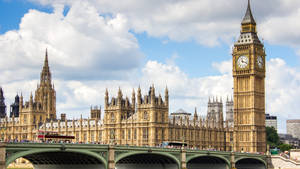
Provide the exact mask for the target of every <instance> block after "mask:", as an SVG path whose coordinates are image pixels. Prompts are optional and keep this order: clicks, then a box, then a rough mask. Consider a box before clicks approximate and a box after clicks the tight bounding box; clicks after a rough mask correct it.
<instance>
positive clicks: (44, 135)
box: [37, 130, 75, 143]
mask: <svg viewBox="0 0 300 169" xmlns="http://www.w3.org/2000/svg"><path fill="white" fill-rule="evenodd" d="M37 137H38V139H39V140H40V141H42V142H55V143H60V142H64V143H72V142H73V139H75V137H74V136H67V135H61V134H58V132H53V131H42V130H39V131H38V135H37Z"/></svg>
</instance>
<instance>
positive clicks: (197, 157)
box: [186, 154, 231, 169]
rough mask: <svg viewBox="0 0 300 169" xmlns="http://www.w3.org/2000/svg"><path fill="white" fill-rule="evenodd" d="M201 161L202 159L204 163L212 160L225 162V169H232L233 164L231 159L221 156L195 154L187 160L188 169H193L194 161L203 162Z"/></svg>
mask: <svg viewBox="0 0 300 169" xmlns="http://www.w3.org/2000/svg"><path fill="white" fill-rule="evenodd" d="M201 159H202V161H208V160H209V159H211V160H217V161H219V162H221V163H222V162H223V163H224V165H225V166H224V167H225V168H226V169H229V168H231V163H230V161H229V159H227V158H226V157H223V156H221V155H215V154H195V155H193V156H189V157H187V159H186V164H187V168H188V169H189V168H193V167H191V165H192V162H193V161H197V160H200V161H201ZM200 161H198V162H200Z"/></svg>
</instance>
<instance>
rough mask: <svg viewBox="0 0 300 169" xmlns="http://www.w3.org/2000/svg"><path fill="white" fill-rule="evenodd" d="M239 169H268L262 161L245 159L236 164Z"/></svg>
mask: <svg viewBox="0 0 300 169" xmlns="http://www.w3.org/2000/svg"><path fill="white" fill-rule="evenodd" d="M235 167H236V168H237V169H266V164H265V162H264V161H262V160H260V159H254V158H243V159H240V160H238V161H237V162H236V163H235Z"/></svg>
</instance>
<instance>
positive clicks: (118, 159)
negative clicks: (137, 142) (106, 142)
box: [115, 151, 181, 169]
mask: <svg viewBox="0 0 300 169" xmlns="http://www.w3.org/2000/svg"><path fill="white" fill-rule="evenodd" d="M143 155H144V156H152V157H155V156H157V157H166V158H167V159H168V160H169V161H170V160H171V161H173V162H174V163H175V164H176V166H177V168H178V169H179V168H180V165H181V162H180V160H179V159H178V158H177V157H176V156H175V155H172V154H170V153H167V152H147V151H143V152H128V153H124V154H120V155H119V156H117V157H116V159H115V164H116V165H117V164H118V162H121V161H122V160H124V159H126V158H129V157H131V156H133V157H134V156H143Z"/></svg>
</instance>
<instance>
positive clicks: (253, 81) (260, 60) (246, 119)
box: [232, 0, 266, 152]
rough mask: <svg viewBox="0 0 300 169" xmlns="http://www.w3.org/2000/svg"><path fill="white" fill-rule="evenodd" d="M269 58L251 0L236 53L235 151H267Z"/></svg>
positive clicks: (234, 67)
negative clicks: (258, 34) (258, 30)
mask: <svg viewBox="0 0 300 169" xmlns="http://www.w3.org/2000/svg"><path fill="white" fill-rule="evenodd" d="M265 57H266V54H265V49H264V45H263V44H262V43H261V42H260V40H259V38H258V36H257V32H256V22H255V20H254V18H253V15H252V12H251V8H250V1H249V0H248V7H247V11H246V14H245V16H244V19H243V21H242V23H241V33H240V37H239V39H238V40H237V42H235V44H234V48H233V52H232V64H233V79H234V136H233V141H234V150H235V151H246V152H265V151H266V132H265V75H266V72H265V68H266V67H265Z"/></svg>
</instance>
